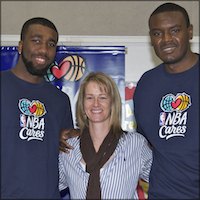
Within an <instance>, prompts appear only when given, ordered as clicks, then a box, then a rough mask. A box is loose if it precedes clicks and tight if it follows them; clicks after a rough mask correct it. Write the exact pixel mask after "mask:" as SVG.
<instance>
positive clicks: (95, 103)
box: [94, 98, 99, 106]
mask: <svg viewBox="0 0 200 200" xmlns="http://www.w3.org/2000/svg"><path fill="white" fill-rule="evenodd" d="M98 105H99V100H98V98H94V106H98Z"/></svg>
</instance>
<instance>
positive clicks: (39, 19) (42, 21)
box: [20, 17, 58, 41]
mask: <svg viewBox="0 0 200 200" xmlns="http://www.w3.org/2000/svg"><path fill="white" fill-rule="evenodd" d="M33 24H41V25H43V26H47V27H49V28H51V29H53V30H54V31H55V32H56V33H57V41H58V30H57V28H56V26H55V25H54V24H53V22H51V21H50V20H48V19H46V18H43V17H34V18H31V19H29V20H27V21H26V22H25V23H24V25H23V26H22V30H21V38H20V39H21V40H22V41H23V40H24V38H25V35H26V32H27V30H28V28H29V26H30V25H33Z"/></svg>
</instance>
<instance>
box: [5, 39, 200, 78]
mask: <svg viewBox="0 0 200 200" xmlns="http://www.w3.org/2000/svg"><path fill="white" fill-rule="evenodd" d="M18 41H19V35H1V46H15V45H18ZM58 45H66V46H75V45H78V46H95V45H97V46H126V49H127V53H126V56H125V80H126V81H133V82H137V81H138V80H139V78H140V77H141V75H142V74H143V73H144V72H145V71H147V70H149V69H151V68H153V67H155V66H157V65H158V64H159V63H161V61H160V60H159V59H158V58H157V56H156V55H155V53H154V50H153V49H152V47H151V45H150V42H149V37H147V36H65V35H60V38H59V43H58ZM191 46H192V50H193V51H194V52H197V53H199V37H197V36H196V37H194V38H193V39H192V40H191Z"/></svg>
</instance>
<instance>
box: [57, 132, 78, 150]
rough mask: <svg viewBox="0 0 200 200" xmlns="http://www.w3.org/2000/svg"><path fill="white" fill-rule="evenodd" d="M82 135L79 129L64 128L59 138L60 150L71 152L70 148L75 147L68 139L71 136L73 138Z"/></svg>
mask: <svg viewBox="0 0 200 200" xmlns="http://www.w3.org/2000/svg"><path fill="white" fill-rule="evenodd" d="M79 135H80V131H79V130H78V129H69V130H67V129H64V130H62V131H61V133H60V140H59V150H60V151H62V152H65V153H69V150H70V149H73V147H72V146H70V145H69V144H68V143H67V142H66V140H67V139H69V138H73V137H76V136H79Z"/></svg>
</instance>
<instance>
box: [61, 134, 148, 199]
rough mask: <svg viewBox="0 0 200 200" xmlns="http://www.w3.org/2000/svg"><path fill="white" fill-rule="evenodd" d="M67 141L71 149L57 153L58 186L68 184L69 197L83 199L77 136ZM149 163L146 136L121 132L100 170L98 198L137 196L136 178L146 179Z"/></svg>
mask: <svg viewBox="0 0 200 200" xmlns="http://www.w3.org/2000/svg"><path fill="white" fill-rule="evenodd" d="M68 143H69V144H70V145H72V146H73V147H74V149H73V150H70V153H69V154H66V153H60V156H59V171H60V180H59V189H60V190H63V189H65V188H66V187H69V190H70V195H71V198H72V199H85V198H86V190H87V184H88V179H89V174H88V173H87V172H86V171H85V165H84V164H83V163H82V162H81V159H82V154H81V152H80V138H79V137H76V138H71V139H69V140H68ZM86 148H87V147H86ZM151 163H152V152H151V150H150V148H149V146H148V142H147V140H146V139H145V138H144V137H143V136H142V135H140V134H138V133H136V132H133V133H130V132H128V133H124V134H123V136H122V137H121V138H120V140H119V143H118V145H117V148H116V150H115V151H114V153H113V156H112V157H111V159H109V160H108V162H107V163H106V164H105V165H104V166H103V168H101V170H100V182H101V195H102V199H138V195H137V191H136V187H137V184H138V180H139V178H141V179H143V180H145V181H148V180H149V172H150V168H151Z"/></svg>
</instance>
